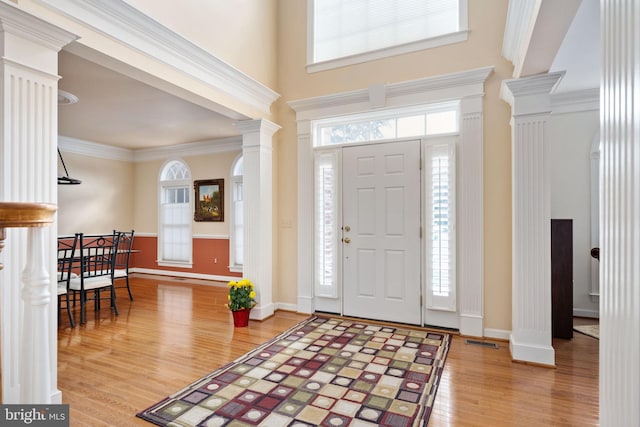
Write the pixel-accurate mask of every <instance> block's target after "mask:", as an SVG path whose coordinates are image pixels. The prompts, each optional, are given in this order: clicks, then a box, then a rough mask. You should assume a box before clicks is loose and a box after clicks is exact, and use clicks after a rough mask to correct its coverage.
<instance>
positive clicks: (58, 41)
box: [0, 2, 78, 52]
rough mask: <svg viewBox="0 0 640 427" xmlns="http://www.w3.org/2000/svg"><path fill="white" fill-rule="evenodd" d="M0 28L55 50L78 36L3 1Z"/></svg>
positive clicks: (0, 4) (0, 10)
mask: <svg viewBox="0 0 640 427" xmlns="http://www.w3.org/2000/svg"><path fill="white" fill-rule="evenodd" d="M0 28H2V31H3V32H4V33H8V34H13V35H16V36H18V37H20V38H24V39H27V40H30V41H32V42H35V43H37V44H39V45H41V46H44V47H47V48H49V49H52V50H55V51H56V52H58V51H60V49H62V48H63V47H64V46H66V45H68V44H69V43H71V42H72V41H74V40H76V39H77V38H78V36H77V35H75V34H73V33H70V32H68V31H65V30H63V29H62V28H59V27H57V26H55V25H52V24H51V23H49V22H47V21H44V20H42V19H40V18H37V17H35V16H33V15H30V14H29V13H27V12H24V11H23V10H20V9H18V8H17V7H15V6H13V5H11V4H9V3H4V2H2V3H0Z"/></svg>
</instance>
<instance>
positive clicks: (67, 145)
mask: <svg viewBox="0 0 640 427" xmlns="http://www.w3.org/2000/svg"><path fill="white" fill-rule="evenodd" d="M58 148H59V149H60V151H64V152H68V153H74V154H80V155H83V156H90V157H97V158H100V159H109V160H120V161H123V162H132V161H133V150H129V149H127V148H121V147H114V146H112V145H105V144H99V143H97V142H91V141H84V140H82V139H77V138H70V137H68V136H62V135H58Z"/></svg>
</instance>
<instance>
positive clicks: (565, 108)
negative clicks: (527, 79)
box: [551, 88, 600, 114]
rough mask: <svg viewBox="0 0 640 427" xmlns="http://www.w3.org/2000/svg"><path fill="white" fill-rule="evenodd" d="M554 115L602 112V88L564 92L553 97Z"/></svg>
mask: <svg viewBox="0 0 640 427" xmlns="http://www.w3.org/2000/svg"><path fill="white" fill-rule="evenodd" d="M551 108H552V113H553V114H563V113H579V112H582V111H599V110H600V88H593V89H585V90H577V91H573V92H562V93H558V94H553V95H551Z"/></svg>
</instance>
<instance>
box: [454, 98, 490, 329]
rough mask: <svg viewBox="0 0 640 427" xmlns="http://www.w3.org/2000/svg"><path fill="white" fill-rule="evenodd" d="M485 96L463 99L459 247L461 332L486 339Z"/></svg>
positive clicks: (461, 109)
mask: <svg viewBox="0 0 640 427" xmlns="http://www.w3.org/2000/svg"><path fill="white" fill-rule="evenodd" d="M482 100H483V97H482V95H477V96H471V97H466V98H463V99H462V101H461V103H460V113H461V116H462V126H461V136H462V137H461V138H460V155H459V159H460V165H459V168H458V170H459V171H460V172H459V173H460V198H459V200H460V206H459V209H460V212H469V213H472V214H469V215H459V224H458V233H459V235H458V241H460V242H464V244H461V245H458V248H459V249H458V251H459V254H458V256H459V261H458V262H459V270H458V271H459V277H458V284H459V285H458V286H460V300H459V307H460V333H461V334H463V335H468V336H475V337H482V336H484V299H483V296H484V257H483V254H484V240H483V239H484V215H483V212H484V207H483V206H484V203H483V195H484V183H483V179H482V177H483V147H482V145H483V138H482V136H483V129H482Z"/></svg>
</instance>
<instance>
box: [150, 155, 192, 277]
mask: <svg viewBox="0 0 640 427" xmlns="http://www.w3.org/2000/svg"><path fill="white" fill-rule="evenodd" d="M174 161H178V162H180V163H182V164H183V165H184V166H185V167H186V168H187V170H189V176H190V177H191V176H192V175H191V169H190V168H189V165H188V164H187V162H185V161H184V160H182V159H180V158H171V159H167V160H166V161H165V162H164V163H163V164H162V166H161V167H160V171H159V173H158V204H157V207H158V225H157V228H158V241H157V245H158V246H157V253H158V259H157V260H156V263H157V265H158V266H160V267H176V268H193V245H190V246H189V261H184V262H181V261H172V260H165V259H163V253H164V246H163V243H164V242H163V233H162V232H161V226H162V198H163V190H164V188H165V186H168V183H171V185H172V186H186V187H188V188H189V189H191V188H193V180H192V179H191V178H189V179H184V180H172V181H163V180H162V174H163V173H164V170H165V168H166V166H167V165H168V164H169V163H172V162H174ZM189 211H190V212H193V194H191V193H189ZM189 235H190V236H191V238H190V240H191V241H193V221H190V222H189Z"/></svg>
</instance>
